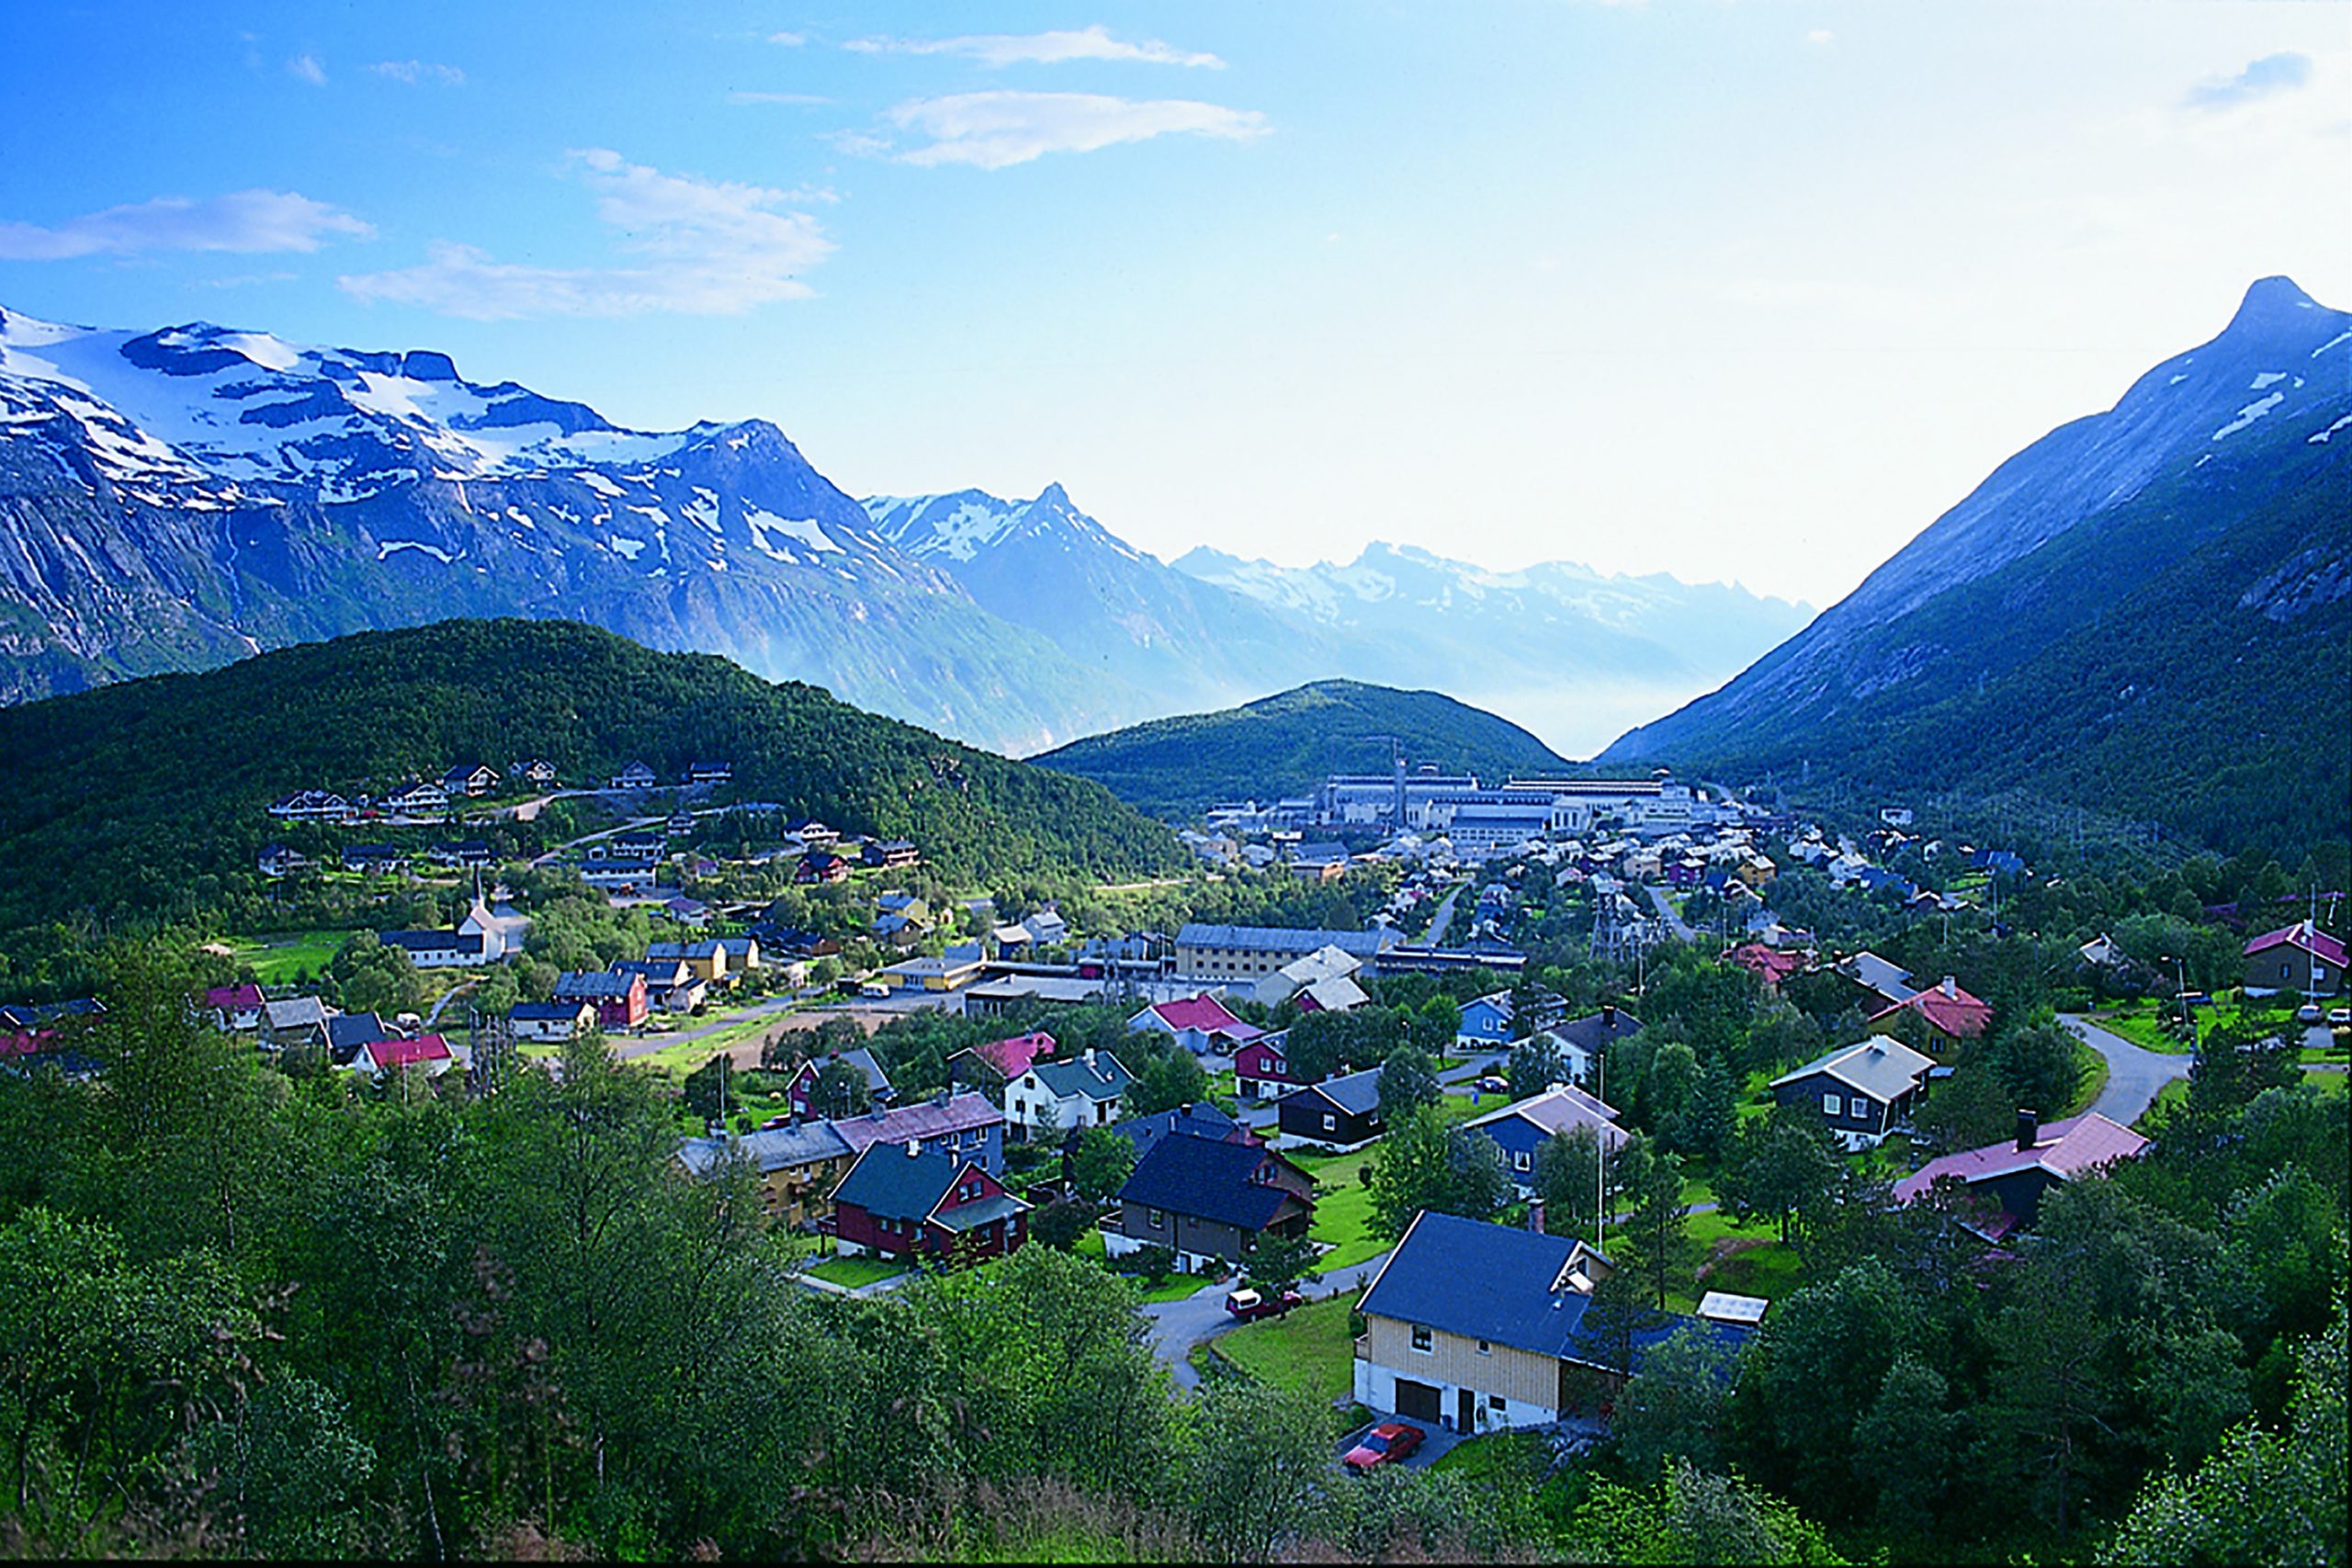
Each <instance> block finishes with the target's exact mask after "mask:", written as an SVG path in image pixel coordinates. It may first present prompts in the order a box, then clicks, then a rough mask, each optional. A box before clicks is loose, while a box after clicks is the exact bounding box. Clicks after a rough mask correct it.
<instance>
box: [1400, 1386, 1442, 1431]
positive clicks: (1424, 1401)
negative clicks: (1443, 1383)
mask: <svg viewBox="0 0 2352 1568" xmlns="http://www.w3.org/2000/svg"><path fill="white" fill-rule="evenodd" d="M1437 1412H1438V1393H1437V1390H1435V1389H1433V1388H1431V1387H1430V1385H1429V1384H1427V1383H1425V1382H1414V1381H1413V1380H1412V1379H1410V1378H1398V1379H1397V1415H1399V1416H1404V1417H1405V1418H1406V1419H1407V1420H1409V1421H1434V1420H1436V1419H1437Z"/></svg>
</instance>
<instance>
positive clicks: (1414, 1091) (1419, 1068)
mask: <svg viewBox="0 0 2352 1568" xmlns="http://www.w3.org/2000/svg"><path fill="white" fill-rule="evenodd" d="M1444 1093H1445V1091H1444V1090H1443V1089H1440V1088H1439V1087H1438V1082H1437V1065H1436V1064H1435V1063H1434V1062H1431V1061H1430V1056H1429V1053H1428V1052H1426V1051H1424V1050H1422V1049H1420V1047H1419V1046H1417V1045H1399V1046H1397V1049H1396V1050H1394V1051H1391V1052H1390V1053H1389V1054H1388V1060H1387V1061H1386V1062H1385V1064H1383V1066H1381V1069H1380V1119H1381V1121H1382V1122H1385V1123H1386V1124H1388V1125H1390V1126H1394V1125H1396V1124H1397V1122H1399V1121H1401V1120H1402V1119H1403V1118H1405V1117H1407V1116H1409V1115H1411V1114H1412V1113H1413V1112H1414V1111H1417V1110H1419V1108H1420V1107H1422V1106H1424V1105H1435V1104H1436V1103H1437V1102H1438V1101H1439V1100H1441V1099H1442V1098H1443V1096H1444Z"/></svg>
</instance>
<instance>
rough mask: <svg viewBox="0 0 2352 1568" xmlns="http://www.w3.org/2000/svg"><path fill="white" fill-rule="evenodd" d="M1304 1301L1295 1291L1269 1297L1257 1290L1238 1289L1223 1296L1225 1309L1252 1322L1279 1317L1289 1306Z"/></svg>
mask: <svg viewBox="0 0 2352 1568" xmlns="http://www.w3.org/2000/svg"><path fill="white" fill-rule="evenodd" d="M1305 1304H1306V1297H1305V1296H1302V1295H1300V1294H1299V1293H1298V1292H1296V1291H1284V1292H1283V1293H1282V1294H1281V1295H1279V1296H1272V1297H1270V1296H1266V1295H1263V1294H1261V1292H1257V1291H1251V1290H1239V1291H1235V1292H1233V1293H1232V1294H1230V1295H1228V1296H1227V1297H1226V1298H1225V1310H1226V1311H1227V1312H1229V1313H1231V1314H1233V1315H1234V1316H1235V1317H1237V1318H1239V1319H1240V1320H1241V1321H1242V1322H1244V1323H1254V1322H1255V1321H1257V1320H1258V1319H1259V1318H1261V1317H1280V1316H1282V1315H1283V1314H1284V1313H1287V1312H1288V1311H1290V1309H1291V1308H1293V1307H1295V1306H1304V1305H1305Z"/></svg>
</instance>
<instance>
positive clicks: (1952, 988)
mask: <svg viewBox="0 0 2352 1568" xmlns="http://www.w3.org/2000/svg"><path fill="white" fill-rule="evenodd" d="M1959 994H1960V982H1959V981H1958V980H1955V979H1954V978H1952V977H1951V976H1950V975H1947V976H1944V995H1945V996H1948V997H1956V996H1958V995H1959Z"/></svg>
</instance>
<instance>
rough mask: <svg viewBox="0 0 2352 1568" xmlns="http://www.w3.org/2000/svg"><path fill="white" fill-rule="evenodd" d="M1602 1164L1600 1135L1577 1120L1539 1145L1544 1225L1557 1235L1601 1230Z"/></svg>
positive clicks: (1539, 1193) (1590, 1233)
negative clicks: (1576, 1123) (1564, 1130)
mask: <svg viewBox="0 0 2352 1568" xmlns="http://www.w3.org/2000/svg"><path fill="white" fill-rule="evenodd" d="M1606 1174H1607V1173H1606V1171H1605V1170H1604V1169H1603V1168H1602V1158H1601V1152H1600V1136H1599V1135H1598V1134H1595V1133H1594V1132H1593V1130H1592V1129H1591V1128H1590V1127H1587V1126H1584V1125H1582V1124H1578V1125H1577V1126H1573V1127H1570V1128H1568V1129H1567V1130H1566V1132H1561V1133H1555V1134H1552V1136H1550V1137H1548V1138H1546V1139H1544V1142H1543V1143H1542V1144H1540V1145H1537V1146H1536V1150H1535V1182H1534V1186H1535V1195H1536V1196H1537V1197H1539V1198H1541V1199H1542V1200H1543V1201H1544V1229H1545V1230H1547V1231H1549V1232H1551V1233H1552V1234H1553V1235H1566V1236H1581V1237H1584V1238H1586V1239H1588V1240H1589V1239H1590V1238H1591V1237H1593V1236H1595V1235H1599V1234H1600V1202H1601V1183H1602V1180H1603V1179H1604V1178H1605V1176H1606Z"/></svg>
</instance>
